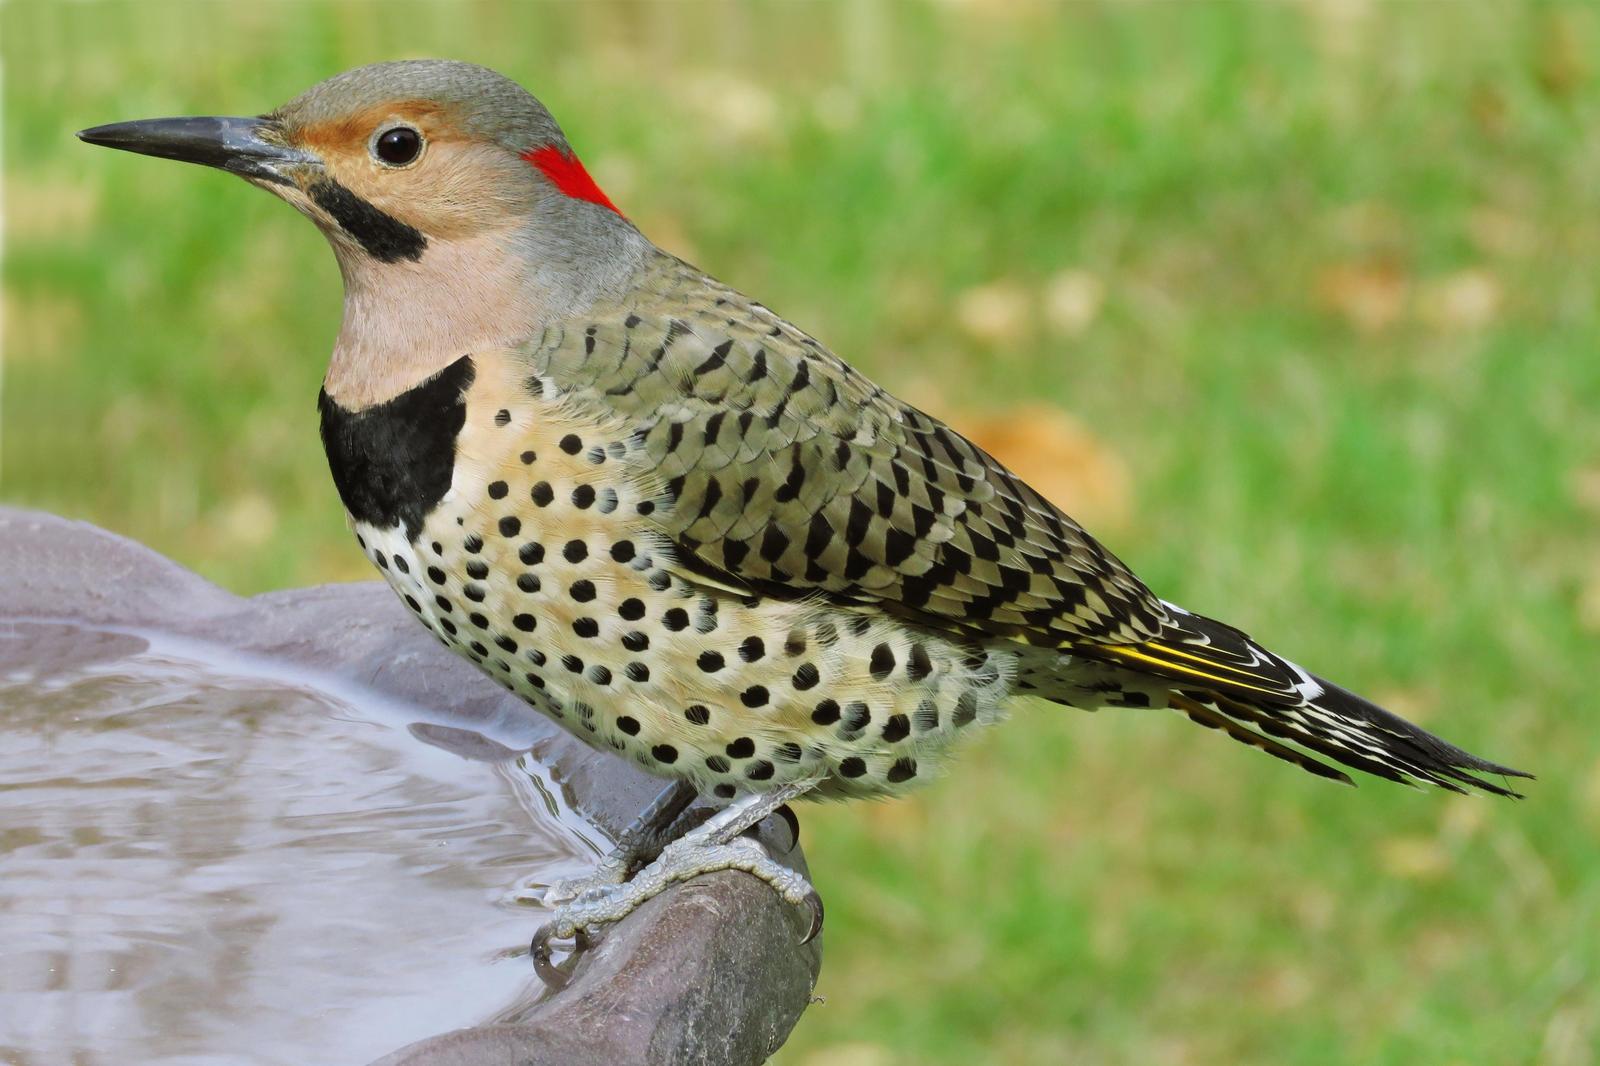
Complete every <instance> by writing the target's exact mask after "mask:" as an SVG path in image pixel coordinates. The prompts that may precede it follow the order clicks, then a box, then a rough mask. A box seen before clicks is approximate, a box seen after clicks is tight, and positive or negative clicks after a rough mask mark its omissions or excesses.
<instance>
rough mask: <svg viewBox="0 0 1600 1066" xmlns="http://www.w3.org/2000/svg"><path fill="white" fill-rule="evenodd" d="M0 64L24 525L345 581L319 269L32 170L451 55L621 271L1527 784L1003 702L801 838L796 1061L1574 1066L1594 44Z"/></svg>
mask: <svg viewBox="0 0 1600 1066" xmlns="http://www.w3.org/2000/svg"><path fill="white" fill-rule="evenodd" d="M0 20H3V22H0V31H3V36H0V39H3V42H4V50H5V68H4V76H5V139H4V149H5V157H4V165H5V176H6V183H5V203H4V206H5V263H4V281H5V290H4V291H5V305H4V306H5V347H4V353H5V363H4V379H3V398H0V416H3V423H0V428H3V439H0V445H3V447H0V499H3V500H4V501H5V502H7V503H13V504H23V505H28V506H34V507H43V508H48V509H50V510H53V511H57V512H59V513H62V514H66V515H70V516H75V517H82V518H87V519H90V520H93V521H95V522H98V523H100V524H101V525H104V526H107V527H109V528H111V529H114V530H117V531H119V532H122V533H125V534H128V535H130V536H133V537H136V538H138V539H140V540H143V541H145V542H146V543H148V544H151V545H152V546H154V547H155V548H157V549H159V550H161V551H163V552H166V553H167V554H169V555H172V556H173V557H175V558H177V559H178V560H180V561H181V562H183V563H185V564H187V565H189V566H191V567H193V568H195V569H197V570H199V571H200V572H201V573H203V574H205V575H207V576H208V577H211V578H213V579H214V580H216V581H218V582H220V583H222V584H224V585H226V586H227V587H229V588H231V589H234V590H236V591H239V592H245V593H248V592H255V591H258V590H262V589H267V588H276V587H281V586H286V585H290V584H301V583H307V582H315V581H327V580H349V579H362V578H366V577H368V576H369V575H368V573H367V570H366V568H365V562H364V560H363V559H362V558H361V557H360V555H359V554H358V553H357V551H356V548H355V546H354V544H353V543H352V541H351V538H350V537H349V535H348V534H347V533H346V531H345V529H344V524H343V519H342V516H341V514H340V512H339V509H338V506H337V500H336V497H335V495H334V493H333V490H332V487H331V485H330V484H329V481H328V476H327V471H326V466H325V464H324V461H323V459H322V456H321V454H320V451H319V446H318V443H317V434H316V425H315V413H314V398H315V396H316V391H317V384H318V380H319V377H320V374H321V371H322V366H323V361H324V359H325V356H326V352H327V350H328V348H329V346H330V343H331V340H332V337H333V334H334V331H335V329H336V327H337V323H338V315H339V299H338V276H337V272H336V270H335V268H334V263H333V259H332V256H330V255H329V254H328V252H327V249H326V248H325V247H324V244H323V241H322V238H321V237H320V236H319V235H318V234H317V233H316V232H315V231H314V229H313V228H312V227H311V226H308V225H306V224H305V223H304V221H303V220H300V219H298V218H297V217H296V216H295V215H294V214H293V213H292V212H289V211H287V210H285V209H284V208H283V207H282V205H280V204H278V203H276V202H274V201H273V200H272V199H271V198H270V197H266V196H262V195H260V194H259V193H258V192H256V191H254V190H252V189H250V188H248V187H247V186H246V185H245V184H244V183H242V182H238V181H233V180H229V179H227V178H226V177H224V176H222V175H220V174H216V173H208V172H203V171H201V170H198V169H194V168H190V169H183V168H179V167H174V166H167V165H165V164H162V163H158V162H155V161H152V160H148V159H140V158H136V157H132V156H123V155H118V154H114V153H109V152H104V151H98V150H93V149H89V148H87V147H84V146H81V145H79V144H78V143H76V142H75V141H74V140H73V139H72V138H71V136H70V133H71V131H72V130H75V129H77V128H80V127H83V126H88V125H92V124H96V123H99V122H105V121H112V120H117V119H126V118H136V117H148V116H156V115H166V114H185V113H223V114H229V113H233V114H251V113H256V112H260V111H263V110H266V109H268V108H270V107H272V106H274V105H276V104H278V103H279V102H281V101H283V100H285V99H287V98H288V97H290V96H292V95H294V94H295V93H297V92H298V91H300V90H301V89H302V88H304V87H306V86H307V85H309V84H311V83H312V82H315V81H317V80H319V79H321V78H323V77H326V76H328V75H330V74H333V73H335V72H337V71H339V70H342V69H344V68H347V67H350V66H354V65H357V64H360V63H365V62H370V61H373V60H377V59H388V58H399V57H406V56H418V55H438V56H449V57H454V58H463V59H472V60H476V61H478V62H482V63H485V64H488V65H490V66H493V67H496V68H498V69H500V70H502V71H504V72H506V73H508V74H510V75H512V76H513V77H515V78H517V79H518V80H519V81H521V82H523V83H524V84H525V85H527V86H528V87H529V88H530V89H532V90H533V91H534V92H536V93H537V94H539V95H540V97H541V98H542V99H543V100H544V101H545V102H546V103H547V104H548V105H549V106H550V107H551V109H552V110H553V111H554V112H555V114H556V115H557V116H558V117H559V118H560V119H561V121H562V122H563V124H564V125H565V126H566V128H567V131H568V133H569V135H570V137H571V139H572V141H573V143H574V145H575V146H576V147H577V149H578V151H579V152H580V153H582V155H583V156H584V158H585V159H586V161H587V162H588V163H589V165H590V169H591V170H592V171H593V172H594V173H595V175H596V177H597V179H598V180H599V181H600V184H601V185H602V186H603V187H604V188H606V190H607V191H608V192H609V193H610V194H611V196H612V198H613V199H615V200H616V201H617V202H618V203H619V204H620V205H621V206H622V208H623V209H624V210H625V211H626V212H627V213H628V214H629V215H630V217H632V218H634V219H635V220H636V221H637V222H638V223H639V224H640V225H641V228H643V229H644V231H645V232H646V233H647V234H649V235H651V236H654V237H655V238H656V239H657V240H658V241H660V242H661V243H663V244H664V245H665V246H667V247H669V248H670V249H672V250H674V251H677V252H679V253H680V254H684V255H686V256H688V257H689V258H691V259H692V260H694V261H695V262H697V263H698V264H699V265H701V266H703V267H705V268H706V269H708V270H709V271H711V272H712V273H713V274H716V275H718V276H720V277H722V278H724V279H726V280H728V281H729V282H731V283H733V284H735V285H736V286H738V287H740V288H742V289H745V290H746V291H749V292H751V293H753V294H754V295H756V296H757V297H758V298H760V299H762V300H764V301H766V302H768V303H770V304H771V305H773V306H775V307H776V308H778V309H779V310H780V311H781V312H783V313H784V314H785V315H787V316H788V317H790V318H791V319H793V320H795V321H796V322H797V323H798V324H799V325H801V326H802V327H804V328H806V329H808V330H810V331H812V332H814V333H816V334H817V335H818V336H820V337H821V338H822V339H823V340H824V341H825V342H826V343H828V344H829V345H830V346H832V347H833V348H834V349H835V350H837V351H838V352H839V353H840V354H842V355H844V356H845V357H846V358H848V359H850V360H851V361H853V362H855V363H856V364H857V365H858V366H860V367H862V368H863V369H864V370H866V371H867V372H868V373H869V374H871V375H873V376H874V377H875V378H877V379H878V380H880V381H881V382H883V383H884V384H886V385H888V386H889V387H890V388H892V389H895V390H896V391H900V392H902V393H904V394H905V395H907V396H908V397H910V398H913V399H915V400H916V401H917V402H918V403H920V404H923V405H924V406H928V407H931V408H933V409H935V410H939V411H941V412H944V413H946V414H948V415H949V416H950V417H951V418H952V419H953V420H955V421H956V422H957V424H958V425H968V426H971V427H974V432H977V427H980V426H982V425H984V424H988V425H990V426H993V425H994V424H996V423H1000V424H1005V425H1008V426H1010V427H1011V428H1012V429H1013V430H1018V427H1021V428H1020V430H1018V432H1020V435H1021V440H1020V442H1019V441H1017V440H1012V441H1010V442H1009V443H1008V444H1006V447H1002V446H1001V445H1002V443H1005V442H997V443H996V447H997V449H998V450H1001V451H1002V452H1003V453H1005V455H1006V458H1008V459H1014V460H1015V461H1016V462H1017V463H1018V465H1019V466H1022V465H1023V464H1025V463H1027V462H1030V461H1031V462H1032V463H1033V466H1031V467H1027V470H1028V472H1029V475H1030V476H1032V472H1033V470H1035V469H1040V470H1042V471H1043V472H1044V475H1049V476H1055V475H1057V474H1059V475H1060V478H1059V483H1057V482H1052V483H1051V484H1050V485H1049V486H1047V487H1046V490H1047V491H1050V492H1051V493H1052V494H1053V495H1055V496H1057V498H1058V499H1060V501H1061V502H1062V503H1063V504H1064V505H1066V506H1068V507H1069V509H1073V510H1077V511H1079V512H1081V517H1083V518H1084V519H1085V520H1086V521H1089V522H1090V523H1091V525H1092V526H1093V528H1094V529H1095V531H1096V532H1097V533H1099V534H1100V535H1101V536H1102V538H1103V539H1104V540H1106V541H1107V542H1108V544H1109V545H1110V546H1111V547H1112V548H1113V550H1115V551H1116V552H1118V554H1120V555H1121V556H1122V557H1123V558H1125V559H1126V560H1128V561H1129V562H1130V563H1131V564H1132V565H1133V566H1134V567H1135V568H1136V569H1138V570H1139V571H1140V573H1141V574H1142V575H1143V576H1144V577H1145V578H1146V579H1147V580H1148V581H1149V582H1150V583H1151V584H1152V585H1154V586H1155V587H1156V588H1157V589H1158V590H1159V591H1160V592H1161V593H1162V594H1163V595H1164V596H1166V597H1167V598H1169V599H1173V600H1176V601H1179V602H1182V603H1184V604H1185V605H1186V606H1189V607H1190V608H1192V609H1195V610H1199V611H1204V612H1206V613H1209V614H1214V615H1217V616H1220V617H1222V618H1225V619H1227V620H1229V621H1232V622H1234V623H1237V624H1239V625H1241V626H1244V627H1246V628H1247V629H1250V630H1251V631H1252V632H1254V633H1255V635H1256V636H1257V637H1259V638H1261V639H1262V640H1263V641H1264V642H1266V643H1268V644H1269V645H1271V646H1273V647H1274V648H1275V649H1277V650H1279V651H1281V652H1283V653H1285V654H1288V655H1291V656H1293V657H1295V658H1297V659H1299V660H1300V661H1302V662H1304V663H1306V664H1307V665H1308V666H1310V667H1311V668H1313V669H1316V670H1318V671H1320V672H1322V673H1326V674H1329V675H1331V676H1333V677H1335V678H1337V679H1339V680H1340V681H1342V682H1344V683H1345V684H1347V685H1350V686H1352V687H1355V688H1358V689H1361V690H1363V691H1366V692H1368V693H1369V694H1371V695H1373V696H1375V697H1376V698H1379V699H1381V700H1383V701H1385V702H1387V703H1389V704H1390V705H1391V706H1393V707H1394V708H1395V709H1397V710H1399V711H1402V712H1403V713H1406V714H1408V715H1410V716H1413V717H1416V718H1418V719H1420V720H1422V721H1424V722H1425V723H1426V724H1427V725H1429V726H1430V727H1432V728H1435V729H1437V730H1439V731H1440V732H1443V733H1445V734H1446V735H1447V736H1449V737H1450V738H1452V739H1454V740H1456V741H1458V742H1460V743H1462V744H1464V745H1466V746H1467V747H1469V748H1471V749H1473V750H1475V751H1479V752H1481V753H1482V754H1485V755H1487V756H1489V757H1491V758H1495V759H1499V760H1502V761H1505V762H1508V763H1510V764H1512V765H1516V766H1521V767H1526V768H1528V769H1531V770H1533V771H1535V772H1536V773H1538V774H1539V775H1540V780H1539V781H1538V782H1536V783H1534V784H1533V785H1532V787H1531V790H1530V791H1531V793H1532V796H1531V798H1530V799H1529V800H1528V801H1527V802H1524V803H1520V804H1518V803H1510V802H1489V801H1486V800H1481V799H1465V798H1460V797H1449V796H1443V795H1438V794H1424V793H1420V792H1412V791H1408V790H1405V789H1400V788H1396V787H1393V786H1390V785H1387V784H1384V783H1382V782H1367V783H1365V784H1364V785H1363V787H1361V788H1360V789H1359V790H1355V791H1351V790H1348V789H1342V788H1338V787H1334V786H1330V785H1328V784H1326V783H1324V782H1322V781H1318V780H1316V779H1313V778H1311V777H1309V776H1305V775H1302V774H1300V773H1297V772H1296V771H1294V770H1293V769H1291V768H1289V767H1286V766H1284V765H1282V764H1280V763H1277V762H1275V761H1273V760H1270V759H1265V758H1262V757H1260V756H1259V755H1257V754H1251V753H1249V752H1247V751H1245V749H1243V748H1240V747H1238V746H1237V745H1233V744H1229V743H1227V742H1226V741H1225V740H1222V739H1220V738H1218V737H1217V736H1216V735H1214V734H1211V733H1207V732H1204V731H1201V730H1198V729H1195V728H1193V727H1192V726H1190V725H1188V724H1186V723H1184V722H1182V721H1180V720H1177V719H1169V718H1167V717H1163V716H1160V715H1156V714H1151V713H1138V712H1118V713H1113V712H1106V713H1101V714H1099V715H1097V716H1093V717H1090V716H1085V715H1082V714H1077V713H1069V712H1067V711H1064V710H1060V709H1055V708H1049V707H1044V706H1034V705H1023V706H1021V707H1019V708H1018V710H1017V712H1016V713H1015V715H1014V716H1013V718H1012V720H1011V721H1010V722H1009V723H1007V724H1006V725H1005V726H1004V727H1002V728H999V729H996V730H992V731H990V732H989V734H988V735H986V736H983V737H982V738H981V739H979V740H978V741H977V742H975V743H974V744H973V745H972V746H971V748H970V750H969V751H968V752H967V753H966V755H965V758H964V759H961V760H958V762H957V763H956V766H955V768H954V770H953V771H952V772H951V773H950V774H949V775H948V776H947V777H946V778H945V779H943V780H941V781H939V782H938V783H936V784H934V785H933V786H932V787H931V788H928V789H926V790H924V791H923V792H921V793H920V794H918V795H917V796H915V797H914V798H912V799H909V800H905V801H901V802H898V803H894V804H882V805H858V806H853V807H829V808H825V809H818V810H802V811H801V812H800V813H801V816H802V819H803V821H804V823H805V834H806V843H807V848H808V852H809V855H810V858H811V862H812V866H813V869H814V871H815V874H816V879H817V884H818V885H819V887H820V888H821V890H822V892H823V895H824V896H825V898H826V899H827V901H828V922H829V924H828V933H827V954H826V962H825V968H824V972H823V977H822V981H821V984H820V986H819V988H818V994H819V995H820V996H821V997H823V999H824V1002H821V1003H818V1004H817V1005H815V1006H814V1007H813V1008H812V1009H811V1010H810V1012H809V1013H808V1014H807V1015H806V1017H805V1018H804V1019H803V1020H802V1022H801V1024H800V1027H799V1029H798V1030H797V1031H796V1033H795V1035H794V1038H793V1039H792V1041H791V1042H790V1045H789V1046H788V1047H787V1048H786V1049H785V1050H784V1051H783V1052H782V1053H781V1054H780V1056H779V1060H778V1061H780V1062H781V1063H785V1064H792V1066H889V1064H901V1063H907V1064H915V1063H971V1062H1006V1063H1064V1062H1072V1063H1129V1064H1169V1063H1170V1064H1191V1063H1192V1064H1211V1063H1258V1062H1259V1063H1289V1064H1301V1063H1303V1064H1310V1063H1396V1064H1398V1063H1406V1064H1411V1063H1430V1064H1431V1063H1542V1064H1553V1066H1574V1064H1583V1063H1592V1062H1595V1061H1596V1050H1595V1049H1596V1046H1597V1044H1600V847H1597V844H1600V730H1597V728H1596V726H1595V715H1594V698H1593V691H1594V687H1595V683H1596V678H1595V667H1596V665H1597V654H1596V653H1597V636H1600V418H1597V417H1596V412H1597V410H1600V359H1597V351H1596V340H1597V332H1596V327H1597V311H1600V301H1597V289H1596V278H1597V267H1600V73H1597V64H1600V11H1597V10H1596V8H1595V7H1593V6H1589V5H1584V6H1580V5H1577V4H1572V5H1562V4H1539V3H1525V4H1520V5H1515V4H1509V3H1504V4H1490V3H1484V4H1478V3H1469V2H1462V3H1450V2H1446V0H1439V2H1433V3H1422V2H1417V3H1409V4H1384V3H1365V2H1363V3H1357V2H1354V0H1351V2H1344V3H1341V2H1337V0H1322V2H1304V3H1274V4H1265V3H1263V4H1248V3H1231V4H1225V5H1215V6H1213V5H1208V4H1175V3H1167V4H1158V3H1136V2H1124V3H1105V4H1073V5H1064V4H1063V5H1050V4H1042V3H1026V2H1021V0H1012V2H1002V0H994V2H979V0H971V2H967V3H953V2H952V3H941V4H936V5H931V6H922V5H913V4H909V3H904V4H902V3H857V4H850V5H848V6H846V5H843V4H839V5H822V4H798V3H792V4H785V5H769V4H759V5H738V6H726V5H715V4H709V3H704V4H702V3H694V4H650V5H644V4H638V5H624V4H612V3H602V4H576V3H571V4H533V3H527V4H523V3H505V2H502V3H471V4H468V3H461V4H455V3H398V2H397V3H381V4H380V3H333V4H308V3H298V2H272V3H249V4H246V3H235V4H221V3H217V4H199V3H189V4H172V3H166V2H156V0H143V2H140V3H137V4H134V3H86V4H51V3H31V2H26V0H23V2H12V3H9V4H7V5H5V7H4V9H3V12H0ZM1041 403H1043V404H1048V405H1050V407H1051V408H1055V409H1059V410H1062V411H1065V412H1067V413H1069V414H1070V415H1071V417H1072V419H1073V420H1074V422H1073V423H1070V424H1067V426H1066V428H1065V429H1064V428H1063V426H1062V425H1060V424H1057V423H1056V422H1054V421H1052V420H1051V418H1050V417H1048V416H1046V415H1044V414H1041V413H1040V411H1039V409H1038V408H1037V405H1038V404H1041ZM1029 405H1034V406H1029ZM1074 425H1075V426H1076V427H1079V428H1078V430H1074V431H1073V432H1074V433H1077V434H1078V436H1076V437H1072V436H1071V434H1068V436H1069V437H1070V439H1068V440H1066V441H1065V442H1064V441H1063V439H1062V435H1063V433H1066V432H1067V430H1069V429H1071V427H1072V426H1074ZM1012 435H1013V437H1016V436H1017V435H1018V433H1017V432H1014V433H1013V434H1012ZM980 437H981V435H980ZM1007 448H1009V449H1010V451H1009V452H1008V451H1007ZM1074 456H1077V457H1078V458H1073V457H1074ZM1079 465H1081V466H1082V467H1083V468H1084V470H1087V471H1088V473H1087V474H1086V475H1085V476H1083V477H1078V478H1075V472H1076V473H1081V472H1082V471H1078V470H1077V467H1078V466H1079Z"/></svg>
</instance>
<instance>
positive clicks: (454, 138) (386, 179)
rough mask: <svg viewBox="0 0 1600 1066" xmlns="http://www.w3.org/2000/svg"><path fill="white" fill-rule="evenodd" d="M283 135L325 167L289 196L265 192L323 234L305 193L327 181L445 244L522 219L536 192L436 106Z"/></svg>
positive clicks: (508, 158) (509, 162)
mask: <svg viewBox="0 0 1600 1066" xmlns="http://www.w3.org/2000/svg"><path fill="white" fill-rule="evenodd" d="M282 136H283V137H284V140H285V141H286V142H287V143H288V144H289V145H290V146H291V147H294V148H298V149H300V150H302V151H305V152H307V153H309V154H310V155H312V156H314V157H315V158H317V159H318V160H320V161H321V163H322V167H321V170H320V172H318V171H317V170H315V169H312V170H308V171H306V172H303V173H302V175H301V176H300V181H299V182H297V183H296V187H294V188H290V187H286V186H278V187H270V186H268V188H269V189H270V191H273V192H277V193H278V194H279V195H282V196H284V198H285V199H287V200H290V201H291V202H292V203H294V204H295V206H296V207H298V208H300V209H301V210H302V211H304V212H305V213H306V214H308V215H310V216H311V217H312V218H313V219H314V220H315V221H317V223H318V224H319V225H321V226H323V228H324V229H330V230H333V229H337V223H336V222H335V221H334V220H333V219H332V218H331V217H330V216H329V215H328V213H327V212H326V211H324V210H321V209H319V208H318V207H317V206H316V205H315V203H314V202H313V201H314V199H315V197H313V196H311V195H310V193H311V192H312V186H313V185H315V184H316V183H317V182H319V181H327V180H329V179H331V180H332V181H334V182H337V183H338V184H339V185H341V186H343V187H344V188H345V189H347V190H349V192H350V193H351V194H353V195H354V196H355V197H357V198H359V199H361V200H363V201H365V202H366V203H368V204H371V205H372V207H374V208H376V209H377V210H379V211H382V212H383V213H384V214H386V215H389V216H391V217H393V218H395V219H398V220H399V221H400V222H403V223H405V224H406V225H408V226H411V227H412V228H414V229H416V230H419V231H421V232H422V233H423V234H424V235H426V236H427V237H428V238H430V239H437V240H445V241H451V240H461V239H465V238H469V237H474V236H479V235H481V234H484V233H487V232H493V231H496V230H499V229H502V228H504V227H505V226H507V225H509V224H511V223H512V222H513V221H514V220H516V219H518V218H519V217H523V216H525V215H526V213H527V211H528V208H529V205H530V203H531V202H532V199H533V196H534V192H535V180H534V176H533V173H532V171H531V169H530V168H529V167H528V165H527V164H526V163H525V162H523V161H522V160H521V159H520V158H518V157H517V155H516V154H514V153H513V152H511V151H509V150H507V149H506V148H504V147H502V146H501V145H499V144H496V143H494V142H493V141H490V140H487V139H484V138H481V137H477V136H474V135H473V134H471V133H469V132H468V131H467V130H466V129H465V128H464V126H463V124H462V123H461V122H460V121H459V117H458V115H457V114H456V113H455V112H454V111H453V109H451V108H450V107H448V106H446V105H443V104H439V103H436V102H433V101H427V100H394V101H388V102H385V103H382V104H378V105H375V106H372V107H369V108H366V109H365V110H362V111H358V112H355V113H352V114H350V115H345V116H341V117H339V118H336V119H332V120H326V121H321V122H316V123H312V124H308V125H300V126H296V125H292V124H286V128H284V129H283V131H282ZM297 192H298V193H300V194H301V195H298V196H297V195H294V194H295V193H297Z"/></svg>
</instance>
